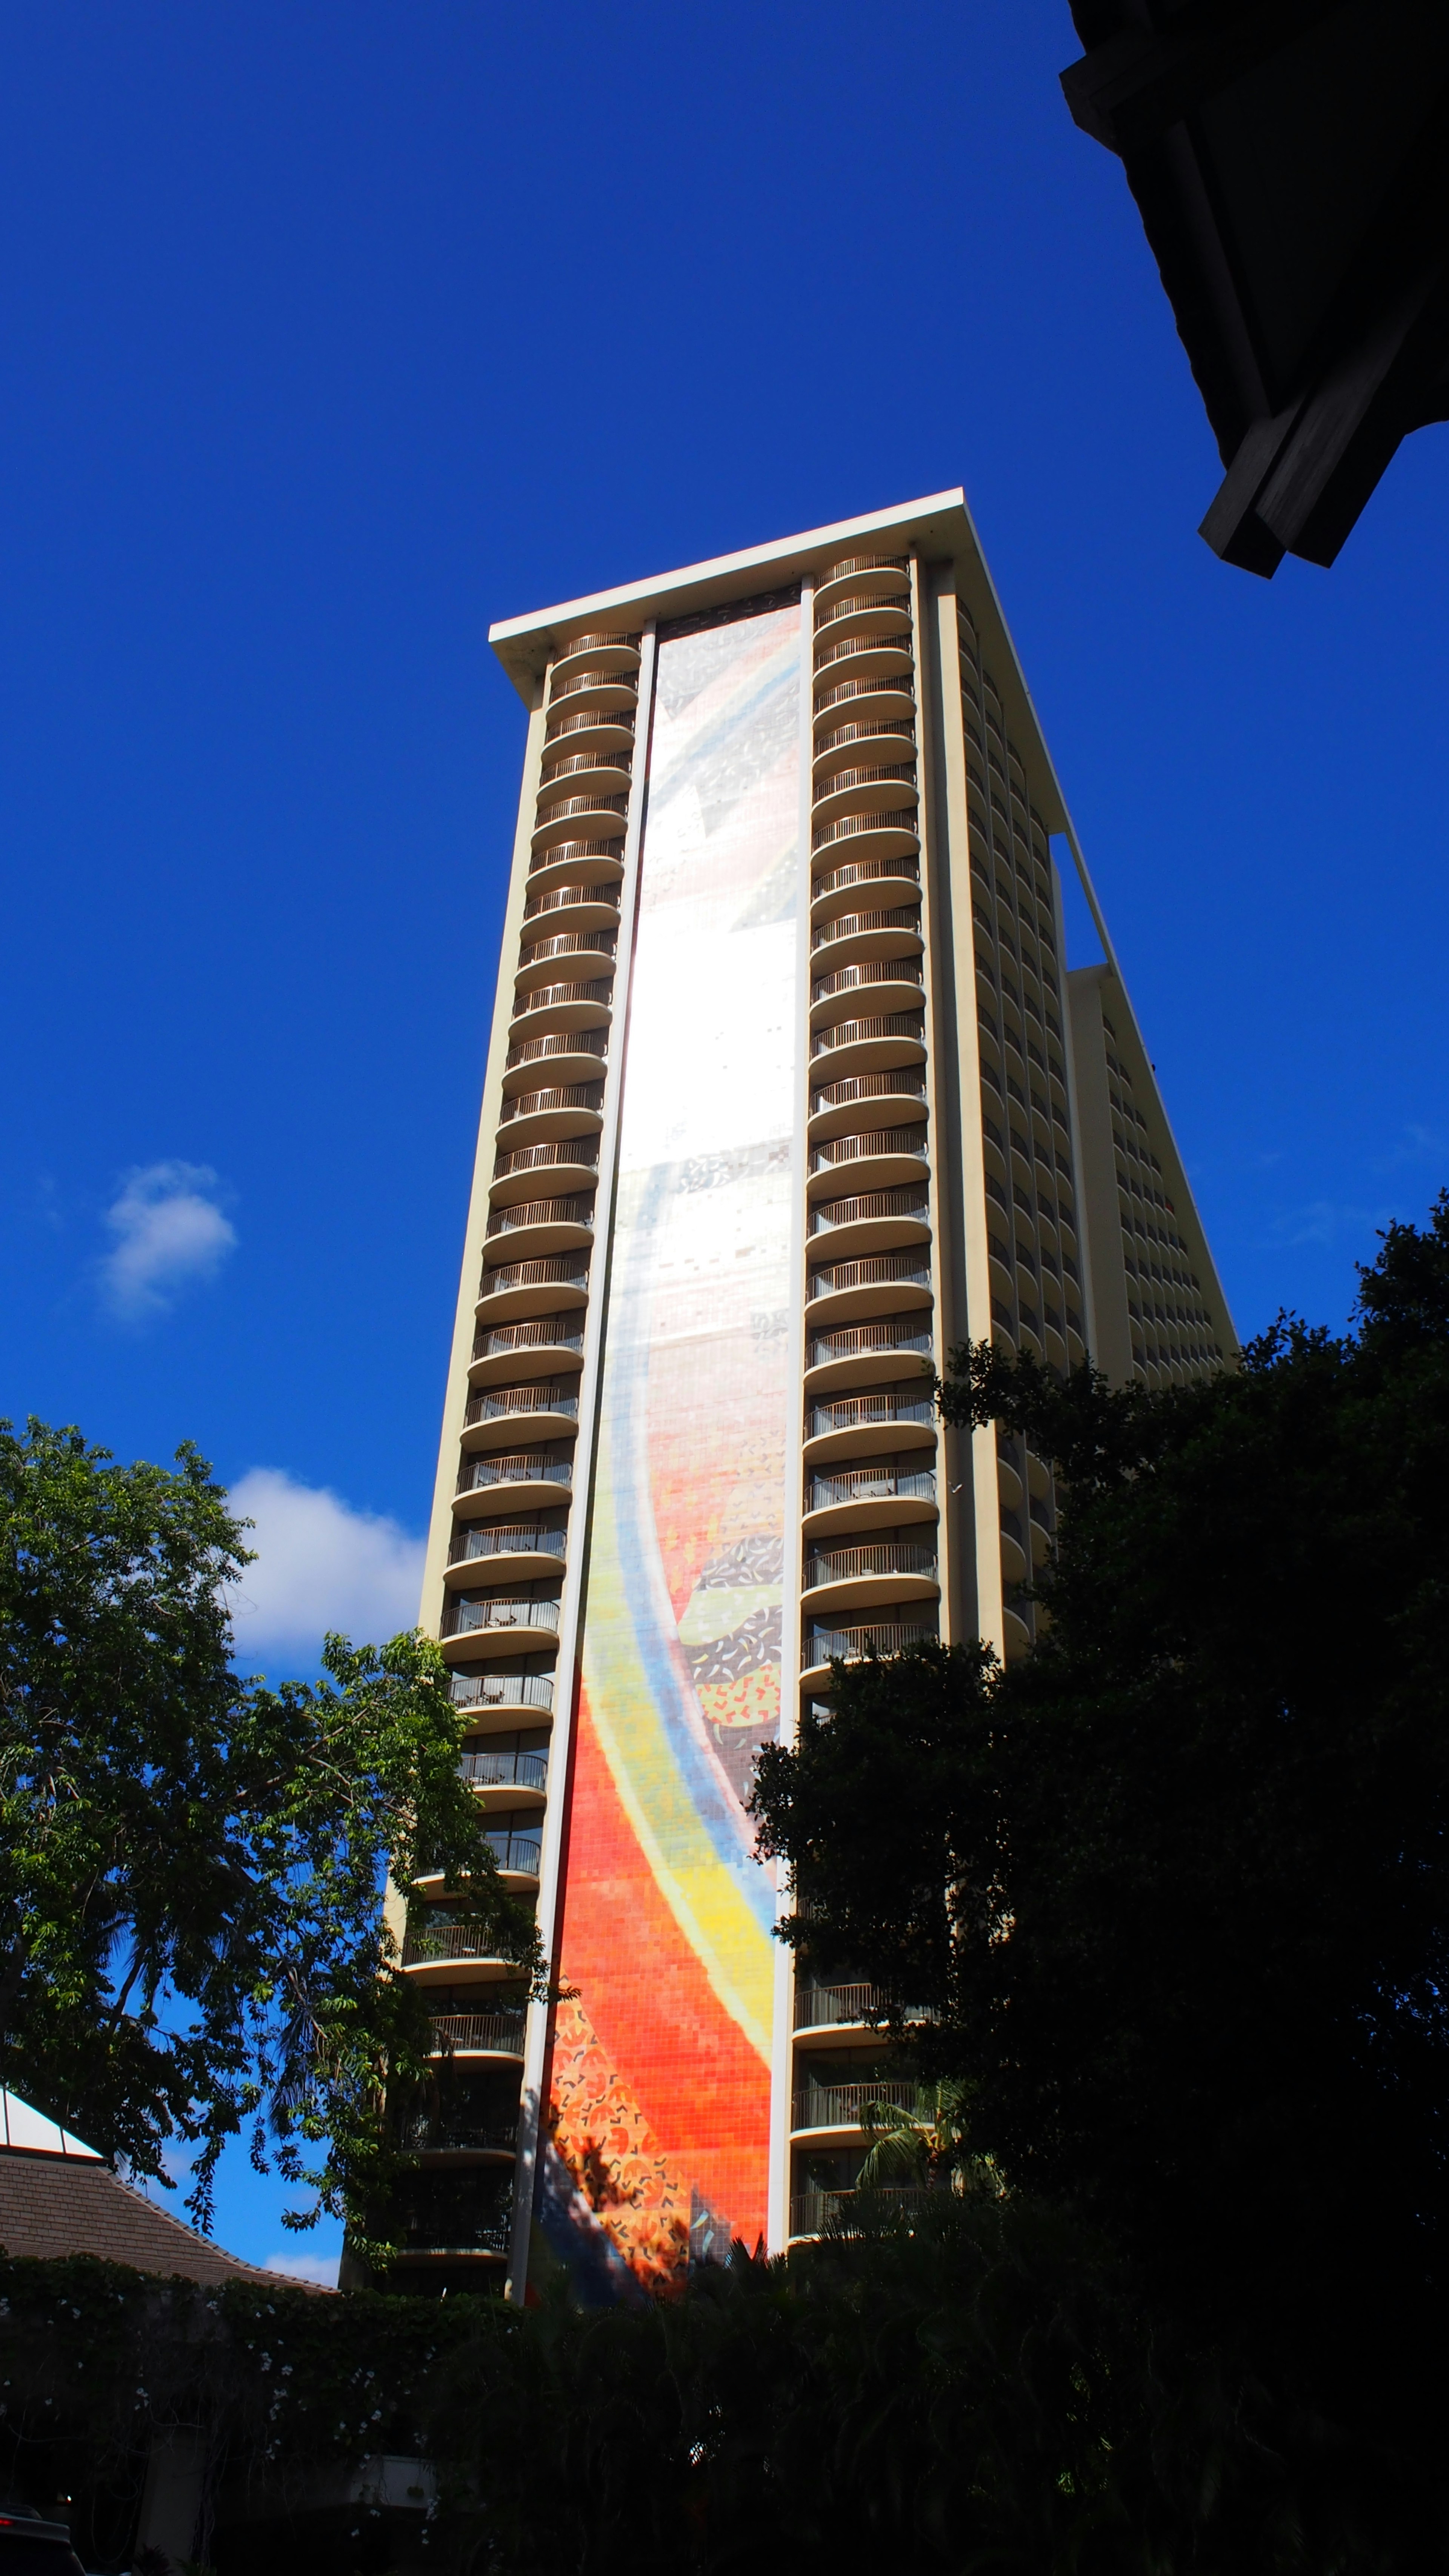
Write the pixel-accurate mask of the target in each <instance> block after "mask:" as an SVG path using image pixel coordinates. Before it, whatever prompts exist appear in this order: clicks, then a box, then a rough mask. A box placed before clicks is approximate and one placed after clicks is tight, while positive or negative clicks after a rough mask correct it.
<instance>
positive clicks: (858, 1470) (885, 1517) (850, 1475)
mask: <svg viewBox="0 0 1449 2576" xmlns="http://www.w3.org/2000/svg"><path fill="white" fill-rule="evenodd" d="M936 1518H937V1505H936V1471H935V1468H934V1467H915V1468H912V1467H908V1466H903V1465H901V1464H900V1462H899V1461H898V1460H896V1459H894V1458H881V1459H878V1460H877V1459H870V1460H868V1461H867V1462H866V1463H865V1464H864V1465H859V1466H858V1465H856V1464H855V1463H854V1462H853V1461H850V1460H847V1461H843V1462H842V1464H841V1465H840V1466H839V1467H837V1468H835V1469H834V1470H833V1471H831V1470H826V1471H824V1472H822V1471H820V1470H819V1469H817V1470H816V1471H815V1472H814V1473H813V1474H812V1475H810V1476H808V1477H807V1478H806V1481H805V1521H804V1531H805V1538H806V1541H807V1543H812V1542H818V1541H819V1540H821V1539H824V1538H833V1537H836V1536H839V1537H842V1538H843V1537H848V1536H850V1535H851V1534H852V1533H853V1532H854V1531H856V1530H860V1529H865V1528H869V1529H872V1530H875V1529H898V1528H899V1529H904V1528H929V1527H930V1526H931V1525H932V1524H933V1523H934V1522H935V1520H936Z"/></svg>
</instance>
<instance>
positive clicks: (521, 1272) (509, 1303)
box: [473, 1252, 589, 1325]
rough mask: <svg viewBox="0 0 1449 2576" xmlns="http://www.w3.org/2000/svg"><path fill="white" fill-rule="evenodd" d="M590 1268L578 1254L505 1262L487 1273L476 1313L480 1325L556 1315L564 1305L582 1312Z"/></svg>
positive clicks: (565, 1253)
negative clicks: (539, 1259) (526, 1317)
mask: <svg viewBox="0 0 1449 2576" xmlns="http://www.w3.org/2000/svg"><path fill="white" fill-rule="evenodd" d="M588 1288H589V1265H588V1263H587V1261H581V1260H580V1259H579V1257H578V1255H577V1253H567V1252H564V1253H553V1254H550V1255H549V1256H548V1257H547V1258H546V1259H544V1260H542V1261H505V1262H502V1263H500V1264H499V1265H498V1266H497V1267H496V1268H489V1269H487V1270H485V1271H484V1273H483V1276H482V1278H481V1279H480V1280H479V1283H478V1303H477V1305H476V1306H475V1307H474V1309H473V1312H474V1314H475V1315H476V1316H477V1318H478V1321H479V1323H480V1324H488V1325H493V1324H501V1323H503V1322H505V1321H507V1320H510V1319H511V1318H512V1317H514V1316H516V1315H518V1316H521V1315H538V1316H542V1315H546V1314H553V1313H556V1312H557V1311H558V1309H559V1307H560V1305H563V1306H567V1307H571V1308H578V1307H580V1306H582V1305H583V1304H584V1302H585V1300H586V1298H587V1296H588Z"/></svg>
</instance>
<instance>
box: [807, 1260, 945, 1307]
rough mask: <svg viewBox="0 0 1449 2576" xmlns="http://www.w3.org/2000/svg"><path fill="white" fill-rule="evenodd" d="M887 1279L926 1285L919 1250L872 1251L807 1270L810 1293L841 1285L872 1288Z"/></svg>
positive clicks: (830, 1292) (831, 1291)
mask: <svg viewBox="0 0 1449 2576" xmlns="http://www.w3.org/2000/svg"><path fill="white" fill-rule="evenodd" d="M887 1279H899V1280H901V1281H903V1282H908V1283H909V1285H910V1286H911V1287H912V1288H929V1287H930V1284H931V1273H930V1271H929V1269H928V1268H927V1266H926V1259H925V1255H924V1253H921V1252H873V1253H870V1254H868V1255H867V1257H866V1258H865V1260H863V1261H836V1262H833V1263H832V1264H831V1266H830V1268H829V1269H828V1270H815V1271H812V1272H811V1274H810V1294H811V1296H812V1297H832V1296H838V1295H839V1294H840V1292H841V1290H842V1289H845V1288H875V1287H877V1286H879V1285H880V1284H881V1282H882V1281H884V1280H887Z"/></svg>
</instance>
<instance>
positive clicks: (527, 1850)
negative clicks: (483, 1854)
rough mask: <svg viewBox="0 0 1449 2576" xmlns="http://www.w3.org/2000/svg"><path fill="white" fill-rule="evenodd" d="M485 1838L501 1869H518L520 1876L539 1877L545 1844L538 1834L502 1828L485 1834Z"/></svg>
mask: <svg viewBox="0 0 1449 2576" xmlns="http://www.w3.org/2000/svg"><path fill="white" fill-rule="evenodd" d="M483 1839H484V1841H485V1842H486V1844H487V1845H488V1848H489V1850H490V1851H491V1852H492V1854H493V1857H494V1859H495V1860H496V1861H497V1863H498V1866H499V1868H500V1869H511V1870H516V1871H517V1872H518V1873H519V1875H520V1877H526V1878H537V1876H538V1872H539V1864H540V1862H541V1860H542V1857H543V1844H542V1842H541V1840H540V1838H539V1836H538V1835H537V1834H518V1833H513V1832H511V1831H509V1832H504V1831H502V1830H500V1831H499V1832H497V1833H489V1834H485V1835H484V1837H483Z"/></svg>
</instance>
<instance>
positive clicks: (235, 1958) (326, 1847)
mask: <svg viewBox="0 0 1449 2576" xmlns="http://www.w3.org/2000/svg"><path fill="white" fill-rule="evenodd" d="M247 1562H248V1556H247V1550H246V1548H245V1545H244V1541H243V1529H242V1525H241V1524H240V1523H238V1522H237V1521H236V1520H235V1519H233V1518H232V1516H231V1514H230V1513H229V1512H228V1510H227V1506H226V1497H225V1494H224V1493H223V1491H222V1490H221V1488H220V1487H219V1486H217V1485H216V1484H214V1483H213V1482H212V1479H211V1474H210V1470H209V1468H208V1467H207V1465H206V1462H205V1461H204V1460H203V1459H202V1458H201V1457H199V1456H198V1454H197V1453H196V1451H195V1450H194V1449H192V1448H189V1447H187V1448H183V1449H182V1450H180V1451H179V1452H178V1454H177V1465H176V1467H175V1469H166V1468H161V1467H156V1466H150V1465H147V1464H145V1463H144V1462H141V1463H137V1464H135V1465H132V1466H122V1465H118V1464H117V1463H116V1462H115V1461H114V1460H112V1459H111V1458H110V1456H109V1455H108V1453H107V1452H106V1451H104V1450H100V1449H95V1448H92V1447H89V1446H88V1445H87V1443H86V1442H85V1441H84V1440H83V1439H82V1437H81V1435H80V1433H79V1432H78V1431H75V1430H53V1429H51V1428H49V1427H48V1426H46V1425H45V1424H43V1423H40V1422H36V1421H32V1422H31V1424H30V1425H29V1428H28V1430H27V1431H26V1432H25V1433H24V1434H23V1435H20V1434H17V1433H15V1432H14V1430H13V1429H12V1428H11V1426H10V1425H9V1424H5V1425H0V2075H3V2080H4V2081H5V2082H6V2083H8V2084H11V2085H13V2086H14V2088H15V2090H16V2091H17V2092H19V2093H20V2094H22V2095H23V2096H24V2098H25V2099H26V2100H28V2101H31V2102H34V2103H35V2104H36V2105H37V2106H38V2107H39V2108H41V2109H43V2110H44V2111H46V2112H48V2113H49V2114H50V2115H51V2116H52V2117H54V2118H55V2119H58V2120H60V2121H61V2122H62V2124H63V2125H65V2126H66V2127H68V2128H70V2129H72V2130H73V2131H74V2132H76V2133H77V2134H78V2135H80V2136H82V2137H84V2138H85V2139H86V2140H87V2141H88V2143H89V2144H91V2145H92V2146H94V2147H96V2148H97V2149H99V2151H100V2152H101V2153H102V2154H105V2155H108V2156H111V2157H115V2158H119V2159H121V2160H123V2161H124V2162H125V2163H126V2164H128V2165H129V2166H130V2167H132V2168H133V2169H134V2170H135V2171H136V2172H138V2173H140V2174H145V2175H152V2176H159V2175H162V2174H163V2171H164V2161H163V2160H164V2153H165V2150H166V2149H167V2147H168V2144H169V2143H170V2142H173V2141H174V2142H177V2143H178V2144H180V2145H181V2146H182V2147H184V2148H185V2149H187V2150H190V2151H191V2152H192V2154H193V2156H194V2165H193V2190H192V2195H191V2201H190V2206H191V2208H192V2211H193V2214H194V2215H195V2216H196V2217H197V2219H198V2220H199V2221H200V2223H202V2224H203V2225H205V2224H207V2223H208V2222H209V2217H210V2207H211V2189H212V2174H213V2169H214V2166H215V2161H216V2157H217V2155H218V2154H219V2152H220V2150H221V2147H222V2146H223V2144H224V2143H225V2141H226V2139H227V2138H228V2137H231V2136H233V2135H235V2134H236V2133H237V2132H238V2131H241V2130H249V2131H250V2133H251V2136H252V2143H253V2152H254V2154H255V2155H257V2156H258V2157H261V2156H264V2155H265V2154H267V2153H268V2152H272V2153H275V2156H276V2159H277V2162H278V2163H279V2165H280V2167H281V2170H282V2172H283V2173H284V2174H285V2175H286V2176H287V2177H288V2179H290V2180H292V2181H295V2182H298V2183H301V2184H305V2185H307V2186H309V2187H310V2188H311V2189H312V2190H313V2191H314V2193H315V2194H316V2195H317V2198H316V2199H315V2201H314V2203H313V2207H312V2210H311V2212H310V2214H309V2216H308V2218H307V2220H306V2221H304V2223H310V2221H311V2219H312V2218H315V2216H316V2215H317V2214H318V2213H319V2211H320V2209H322V2208H327V2209H329V2210H332V2211H334V2212H337V2213H341V2212H342V2211H343V2209H344V2208H346V2209H349V2210H351V2211H352V2212H353V2214H354V2215H356V2214H358V2213H360V2212H361V2211H362V2209H363V2208H364V2207H365V2206H372V2205H374V2204H376V2203H378V2202H379V2201H380V2200H382V2199H385V2193H386V2184H387V2182H388V2180H389V2179H390V2177H391V2175H392V2173H393V2171H394V2161H393V2159H392V2157H391V2155H390V2152H389V2149H388V2146H387V2142H386V2139H385V2137H384V2135H383V2133H382V2130H381V2126H380V2123H379V2119H378V2081H379V2074H380V2071H381V2069H382V2067H383V2065H384V2064H385V2063H386V2064H387V2065H389V2066H390V2067H391V2068H392V2070H393V2072H394V2074H395V2075H396V2076H397V2077H399V2078H400V2079H402V2080H403V2081H406V2080H407V2078H408V2077H409V2076H410V2075H411V2076H413V2077H415V2078H417V2079H419V2080H421V2077H422V2074H423V2068H424V2058H425V2052H426V2045H427V2039H426V2023H425V2018H424V2014H423V2007H422V2004H421V2001H420V1999H419V1998H418V1996H417V1995H416V1993H415V1992H414V1990H413V1989H412V1988H411V1987H410V1986H409V1984H408V1982H407V1981H406V1980H405V1979H404V1977H403V1976H402V1974H401V1973H400V1970H399V1966H398V1961H397V1954H396V1946H395V1944H394V1942H393V1941H392V1939H391V1937H390V1934H389V1932H388V1928H387V1925H386V1923H385V1921H384V1882H385V1877H386V1873H387V1870H388V1867H389V1864H390V1865H391V1868H392V1871H393V1874H394V1876H395V1878H396V1880H397V1881H398V1882H399V1883H400V1884H401V1885H402V1886H404V1887H406V1886H407V1885H409V1884H410V1883H411V1882H412V1881H413V1880H414V1879H415V1878H416V1876H417V1874H418V1872H419V1869H420V1868H421V1867H422V1866H423V1865H424V1863H426V1864H427V1866H428V1867H429V1868H430V1869H431V1870H435V1871H440V1872H441V1873H442V1874H443V1876H444V1879H445V1881H446V1883H447V1884H448V1885H449V1886H451V1887H453V1888H454V1889H458V1888H462V1887H464V1886H465V1885H466V1890H467V1906H468V1909H469V1910H471V1913H472V1914H473V1916H474V1917H475V1918H476V1919H477V1920H478V1921H479V1922H480V1923H483V1924H486V1925H487V1926H488V1927H489V1931H490V1936H491V1939H492V1941H493V1943H494V1944H495V1945H496V1947H497V1948H498V1949H499V1950H500V1951H501V1952H502V1954H503V1955H505V1956H507V1957H510V1958H513V1959H515V1960H516V1961H518V1963H519V1964H520V1966H521V1967H522V1968H523V1969H524V1971H525V1972H526V1973H534V1972H536V1968H537V1960H536V1955H535V1935H534V1932H533V1927H532V1923H531V1921H530V1919H529V1918H528V1917H527V1915H526V1914H525V1913H524V1912H523V1911H522V1909H520V1908H519V1906H518V1905H517V1904H516V1902H515V1901H514V1900H513V1899H512V1898H511V1897H510V1896H509V1895H508V1894H507V1893H506V1892H505V1890H504V1889H503V1887H502V1884H501V1882H500V1880H499V1877H498V1873H497V1869H496V1867H495V1865H494V1862H493V1857H492V1854H491V1852H490V1851H489V1849H488V1846H487V1844H486V1843H485V1842H484V1840H483V1839H482V1822H481V1817H480V1815H479V1811H478V1809H477V1806H476V1803H475V1802H474V1801H473V1799H472V1798H471V1797H470V1795H469V1792H468V1790H467V1788H466V1787H465V1785H464V1783H463V1781H462V1779H461V1777H460V1773H459V1764H458V1747H459V1721H458V1716H457V1713H456V1711H455V1710H454V1709H453V1707H452V1706H451V1704H450V1701H449V1698H448V1692H447V1684H446V1674H445V1672H444V1669H443V1665H442V1661H441V1658H440V1656H439V1654H438V1651H437V1648H436V1647H435V1646H433V1645H432V1644H430V1643H429V1641H428V1640H426V1639H425V1638H423V1637H422V1636H420V1635H411V1636H402V1637H398V1638H395V1639H394V1640H393V1641H392V1643H391V1644H390V1645H387V1646H385V1647H383V1648H382V1649H381V1650H380V1651H379V1650H375V1649H373V1648H371V1647H364V1648H361V1649H353V1648H352V1647H350V1646H349V1645H348V1644H347V1642H346V1640H345V1639H343V1638H338V1637H333V1638H329V1640H328V1641H327V1645H326V1649H325V1653H324V1657H323V1661H324V1667H325V1671H326V1675H327V1678H326V1680H325V1681H323V1682H321V1683H318V1684H302V1683H295V1682H289V1683H284V1684H283V1685H282V1686H281V1687H280V1688H279V1689H270V1688H268V1687H267V1686H266V1685H265V1683H263V1682H261V1681H248V1680H243V1679H242V1678H241V1677H239V1676H238V1675H237V1674H236V1672H235V1671H234V1670H233V1669H232V1664H231V1652H230V1649H231V1637H230V1628H229V1621H228V1611H227V1599H226V1587H227V1585H228V1584H229V1582H231V1581H232V1580H233V1579H234V1578H235V1577H236V1575H237V1574H238V1573H239V1571H240V1570H241V1568H242V1567H243V1566H244V1565H245V1564H246V1563H247Z"/></svg>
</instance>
